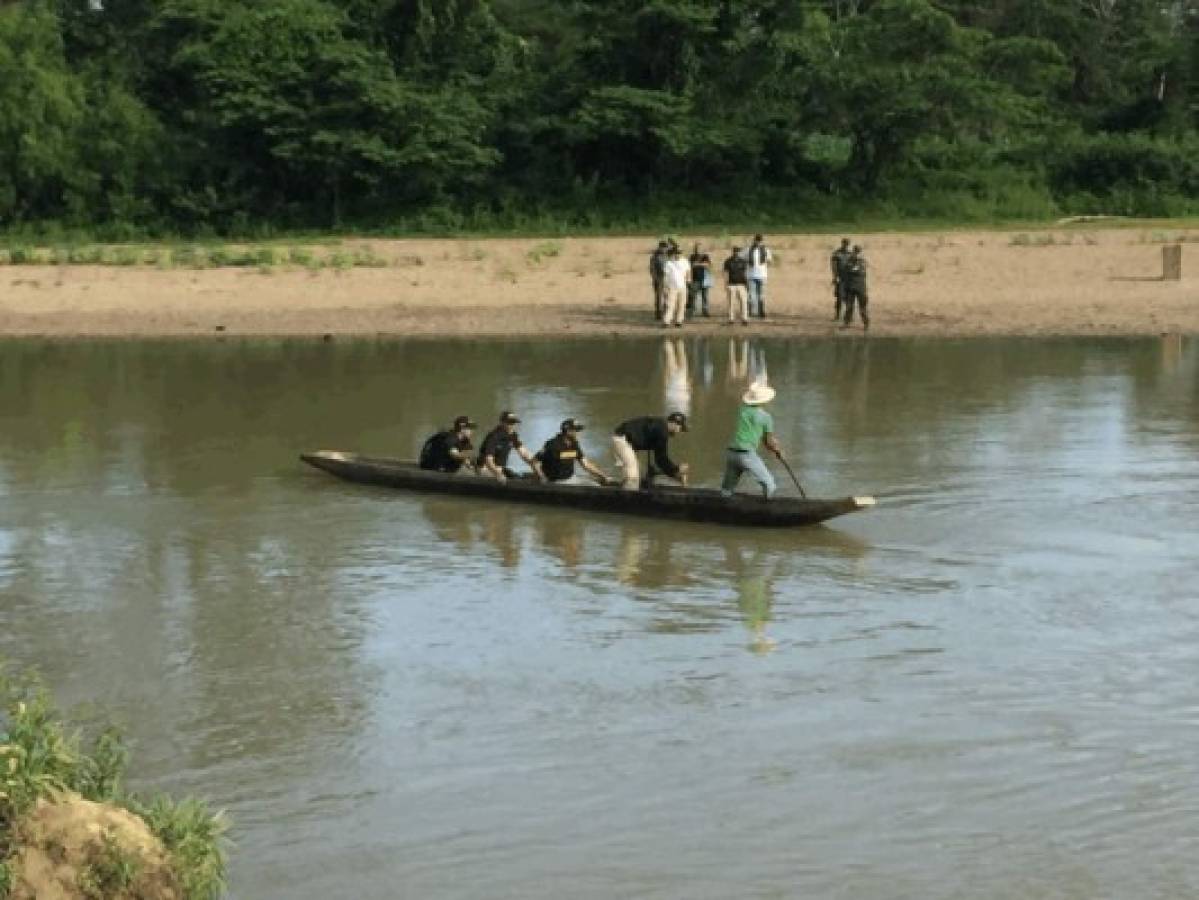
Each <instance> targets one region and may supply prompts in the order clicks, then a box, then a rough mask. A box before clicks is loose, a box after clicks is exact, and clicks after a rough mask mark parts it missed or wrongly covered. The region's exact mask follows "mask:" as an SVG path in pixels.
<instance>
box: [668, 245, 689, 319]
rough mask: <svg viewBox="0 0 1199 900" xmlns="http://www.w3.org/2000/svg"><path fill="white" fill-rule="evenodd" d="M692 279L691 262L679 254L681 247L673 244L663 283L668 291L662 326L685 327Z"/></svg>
mask: <svg viewBox="0 0 1199 900" xmlns="http://www.w3.org/2000/svg"><path fill="white" fill-rule="evenodd" d="M690 281H691V263H689V262H687V260H685V259H683V258H682V257H681V256H679V248H678V247H677V246H671V248H670V256H669V258H668V259H667V260H666V271H665V272H664V273H663V277H662V283H663V287H664V290H665V293H666V301H665V309H664V310H663V312H662V327H663V328H669V327H670V326H671V325H672V324H673V325H674V327H675V328H682V327H683V316H684V315H685V314H686V312H687V283H688V282H690Z"/></svg>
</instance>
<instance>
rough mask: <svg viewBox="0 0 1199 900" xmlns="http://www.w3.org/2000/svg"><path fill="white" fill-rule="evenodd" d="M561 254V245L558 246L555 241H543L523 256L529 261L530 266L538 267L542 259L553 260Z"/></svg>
mask: <svg viewBox="0 0 1199 900" xmlns="http://www.w3.org/2000/svg"><path fill="white" fill-rule="evenodd" d="M561 253H562V245H561V244H559V243H558V242H557V241H545V242H544V243H541V244H537V245H536V246H534V247H533V248H532V249H531V250H529V252H528V253H526V254H525V258H526V259H527V260H528V261H529V264H530V265H534V266H538V265H541V261H542V260H543V259H553V258H554V257H556V256H559V255H561Z"/></svg>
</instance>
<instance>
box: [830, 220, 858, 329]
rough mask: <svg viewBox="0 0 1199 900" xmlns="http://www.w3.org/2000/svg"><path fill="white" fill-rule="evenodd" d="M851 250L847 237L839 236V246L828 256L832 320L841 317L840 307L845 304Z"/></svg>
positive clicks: (847, 291)
mask: <svg viewBox="0 0 1199 900" xmlns="http://www.w3.org/2000/svg"><path fill="white" fill-rule="evenodd" d="M852 252H853V251H851V250H850V249H849V238H841V246H840V247H838V248H837V249H836V250H834V251H833V255H832V256H830V257H829V261H828V262H829V268H830V269H832V273H833V321H834V322H836V321H837V320H838V319H840V318H841V308H842V307H843V306H844V305H845V296H846V294H848V293H849V268H848V265H849V257H850V255H851V253H852Z"/></svg>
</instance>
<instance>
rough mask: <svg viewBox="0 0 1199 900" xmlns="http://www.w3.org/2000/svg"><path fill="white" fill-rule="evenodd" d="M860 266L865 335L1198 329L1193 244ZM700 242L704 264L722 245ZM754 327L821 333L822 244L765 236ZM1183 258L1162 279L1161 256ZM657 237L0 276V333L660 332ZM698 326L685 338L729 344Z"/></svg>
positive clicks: (991, 239)
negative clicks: (357, 262) (282, 262)
mask: <svg viewBox="0 0 1199 900" xmlns="http://www.w3.org/2000/svg"><path fill="white" fill-rule="evenodd" d="M853 237H854V238H855V239H856V240H858V241H860V242H861V243H862V245H863V246H864V248H865V252H866V256H867V258H868V260H869V263H870V267H871V277H870V296H871V314H872V328H871V334H872V335H876V336H892V335H905V336H921V337H963V336H983V335H1144V334H1162V333H1191V334H1193V333H1196V332H1199V276H1197V275H1196V274H1195V271H1196V268H1197V267H1199V246H1195V245H1194V244H1192V243H1189V242H1195V241H1199V231H1185V230H1179V229H1172V230H1151V228H1150V227H1145V228H1118V229H1117V228H1113V229H1102V228H1095V227H1094V226H1084V227H1077V226H1075V227H1061V228H1057V229H1054V230H1047V231H1030V232H1022V233H1021V232H999V231H995V232H968V231H955V232H943V233H937V234H868V235H854V236H853ZM696 240H699V241H701V242H702V243H703V244H704V245H705V246H706V247H707V248H709V251H710V252H711V253H712V256H713V259H714V260H715V261H716V263H717V266H719V263H720V262H721V261H722V260H723V259H724V257H725V256H726V255H727V251H728V247H729V246H730V243H731V239H730V238H729V237H728V236H722V237H720V238H717V237H714V236H712V235H682V236H680V242H681V243H682V244H683V247H684V250H685V252H689V251H690V248H691V245H692V243H693V242H694V241H696ZM767 240H768V243H769V245H770V246H771V248H772V249H773V251H774V253H775V255H776V262H775V265H774V266H773V267H772V269H771V272H770V280H769V286H768V294H767V310H768V312H769V318H768V319H767V320H766V321H764V322H760V323H758V322H755V323H754V324H752V325H751V326H750V327H749V328H748V329H742V328H738V329H737V330H738V331H739V332H740V333H747V334H764V335H769V336H776V337H783V336H827V335H830V334H836V333H838V331H837V329H836V328H835V327H834V325H833V322H832V295H831V289H830V286H829V265H828V256H829V253H830V252H831V251H832V249H833V247H834V245H835V244H836V239H835V236H830V235H820V236H813V235H767ZM1175 242H1181V243H1182V245H1183V278H1182V280H1181V281H1164V280H1162V278H1161V275H1162V248H1163V246H1165V245H1166V244H1169V243H1175ZM654 243H655V241H654V239H652V238H649V237H640V238H578V239H562V240H552V241H550V240H544V239H521V240H513V239H496V240H466V239H464V240H369V241H367V240H355V239H346V240H344V241H343V242H342V247H343V249H347V250H349V249H356V248H360V247H361V248H365V247H369V248H370V249H371V250H372V251H373V252H374V253H375V254H377V255H378V256H379V257H381V258H382V259H383V260H385V261H386V265H385V266H383V267H379V268H353V269H345V270H335V269H321V270H317V271H310V270H308V269H305V268H300V267H287V266H273V267H270V268H269V269H255V268H221V269H188V268H181V267H180V268H157V267H124V266H121V267H118V266H74V265H70V266H4V267H0V335H3V336H13V337H24V336H48V337H55V338H59V337H61V338H67V337H155V336H160V337H163V336H178V337H187V336H212V335H224V336H237V335H245V336H293V335H302V336H312V337H316V338H323V337H324V336H326V335H328V336H331V337H338V336H351V335H353V336H396V337H398V336H514V337H515V336H538V335H541V336H548V335H555V336H607V335H636V334H655V333H657V330H658V329H657V323H656V322H654V320H653V318H652V314H651V309H652V300H651V294H650V286H649V277H648V258H649V257H648V253H649V251H650V250H651V249H652V247H653V244H654ZM725 310H726V304H725V300H724V291H723V288H722V287H720V286H719V284H718V286H717V288H716V289H714V291H713V317H712V318H711V319H702V318H701V319H697V320H694V321H689V322H688V323H687V324H686V325H685V326H684V330H683V333H687V332H691V333H715V334H719V333H722V332H724V331H727V329H728V326H727V325H726V324H725Z"/></svg>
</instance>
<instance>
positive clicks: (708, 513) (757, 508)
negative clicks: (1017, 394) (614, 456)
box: [300, 450, 875, 528]
mask: <svg viewBox="0 0 1199 900" xmlns="http://www.w3.org/2000/svg"><path fill="white" fill-rule="evenodd" d="M300 459H302V460H303V461H304V462H306V463H308V464H309V465H310V466H315V467H316V468H318V469H323V470H324V471H326V472H329V473H330V474H332V475H336V476H337V477H338V478H342V479H345V480H346V481H353V482H356V483H358V484H373V485H380V486H382V487H390V488H401V489H406V490H411V491H422V492H426V493H437V494H461V495H464V496H468V497H480V498H485V499H488V500H509V501H517V502H521V503H540V504H542V505H545V506H567V507H573V508H575V509H589V510H596V511H599V512H612V513H625V514H627V515H635V516H648V517H650V518H655V519H684V520H687V521H690V522H714V523H717V524H720V525H751V526H764V527H775V528H787V527H793V526H796V525H815V524H817V523H818V522H824V521H827V520H828V519H832V518H835V517H836V516H843V515H845V514H846V513H851V512H856V511H857V510H860V509H866V508H868V507H871V506H874V505H875V500H874V498H873V497H843V498H841V499H837V500H801V499H798V498H795V497H778V496H776V497H774V498H773V499H771V500H767V499H765V498H764V497H761V496H756V495H750V494H735V495H734V496H733V497H722V496H721V495H720V491H714V490H709V489H705V488H682V487H656V486H655V487H654V488H652V489H651V490H641V491H625V490H621V489H620V488H616V487H598V486H596V487H592V486H590V485H581V484H542V483H541V482H539V481H537V480H536V479H535V478H509V479H508V480H507V482H506V483H504V484H500V483H499V482H498V481H496V480H495V479H494V478H490V477H486V476H482V475H476V474H474V473H471V472H467V471H463V472H458V473H456V474H453V475H450V474H446V473H444V472H430V471H426V470H424V469H421V468H420V467H419V466H418V465H417V464H416V463H414V462H410V461H406V460H400V459H387V458H380V457H370V456H360V455H358V454H356V453H342V452H339V451H333V450H320V451H317V452H315V453H303V454H301V455H300Z"/></svg>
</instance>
